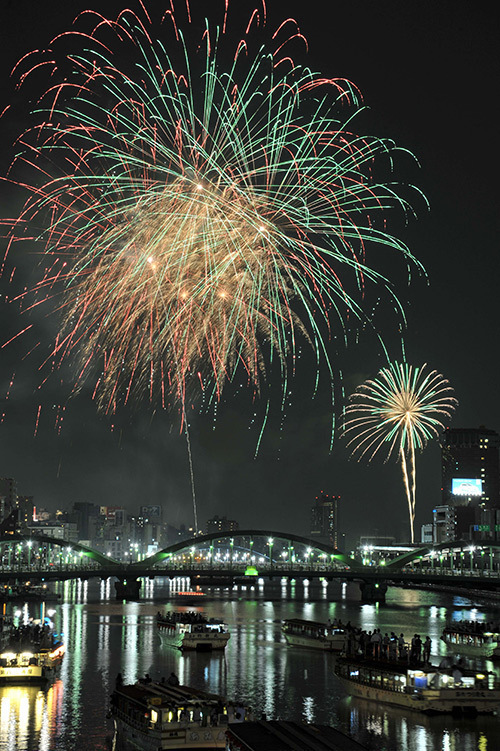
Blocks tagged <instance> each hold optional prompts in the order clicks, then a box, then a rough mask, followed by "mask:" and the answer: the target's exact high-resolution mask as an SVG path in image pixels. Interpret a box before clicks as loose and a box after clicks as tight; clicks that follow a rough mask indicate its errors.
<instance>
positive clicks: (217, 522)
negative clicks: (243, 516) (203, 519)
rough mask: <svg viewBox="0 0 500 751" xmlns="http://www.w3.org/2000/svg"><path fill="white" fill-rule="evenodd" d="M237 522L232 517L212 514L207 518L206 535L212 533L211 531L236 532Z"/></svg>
mask: <svg viewBox="0 0 500 751" xmlns="http://www.w3.org/2000/svg"><path fill="white" fill-rule="evenodd" d="M239 526H240V525H239V524H238V522H236V521H234V519H227V517H225V516H222V517H220V516H217V515H215V516H213V517H212V518H211V519H208V520H207V525H206V530H207V535H210V534H212V533H213V532H236V531H237V530H238V529H239Z"/></svg>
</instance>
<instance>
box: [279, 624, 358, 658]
mask: <svg viewBox="0 0 500 751" xmlns="http://www.w3.org/2000/svg"><path fill="white" fill-rule="evenodd" d="M281 630H282V632H283V634H284V637H285V639H286V642H287V644H289V645H290V646H291V647H309V648H312V649H322V650H325V651H326V652H342V650H344V649H345V646H346V632H345V631H344V629H342V628H337V627H334V626H329V625H328V624H326V623H319V622H317V621H303V620H301V619H300V618H291V619H290V620H286V621H283V625H282V627H281Z"/></svg>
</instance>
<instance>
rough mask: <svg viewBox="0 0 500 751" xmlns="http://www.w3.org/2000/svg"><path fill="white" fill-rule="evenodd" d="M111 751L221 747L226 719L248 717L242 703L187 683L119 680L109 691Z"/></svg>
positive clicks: (189, 750)
mask: <svg viewBox="0 0 500 751" xmlns="http://www.w3.org/2000/svg"><path fill="white" fill-rule="evenodd" d="M110 716H111V718H112V719H113V723H114V726H115V733H114V742H113V749H114V750H115V751H132V750H134V751H137V749H139V750H142V751H169V749H172V751H173V750H174V749H176V750H177V751H179V749H185V751H195V749H196V750H197V749H215V748H220V749H225V748H226V729H227V726H228V722H230V721H231V722H234V720H235V719H237V721H239V722H243V721H245V720H246V719H251V715H250V714H249V711H248V709H247V708H245V707H241V706H235V705H234V704H231V703H228V702H227V701H226V700H225V699H223V698H222V697H220V696H217V695H215V694H208V693H206V692H204V691H199V690H197V689H194V688H190V687H188V686H174V685H168V684H167V683H155V682H153V681H150V682H141V681H139V682H138V683H135V684H133V685H130V686H125V685H121V684H117V686H116V688H115V691H114V692H113V694H112V695H111V707H110Z"/></svg>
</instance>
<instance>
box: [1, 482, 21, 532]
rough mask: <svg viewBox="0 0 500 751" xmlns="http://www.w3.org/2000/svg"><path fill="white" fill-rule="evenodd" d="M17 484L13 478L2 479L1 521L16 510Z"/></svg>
mask: <svg viewBox="0 0 500 751" xmlns="http://www.w3.org/2000/svg"><path fill="white" fill-rule="evenodd" d="M16 501H17V483H16V481H15V480H14V479H13V478H12V477H0V521H1V520H2V519H5V518H6V517H7V516H9V514H10V513H11V511H13V510H14V509H15V508H16Z"/></svg>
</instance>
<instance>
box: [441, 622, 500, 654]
mask: <svg viewBox="0 0 500 751" xmlns="http://www.w3.org/2000/svg"><path fill="white" fill-rule="evenodd" d="M499 638H500V634H499V633H498V626H496V625H495V626H494V625H491V626H490V624H487V625H485V624H483V623H482V622H479V623H478V622H477V621H457V622H456V623H453V624H450V625H449V626H446V628H445V629H444V631H443V633H442V635H441V640H442V641H444V643H445V644H446V645H447V646H448V647H449V648H450V649H451V650H453V651H454V652H460V653H463V654H465V655H467V654H469V655H484V656H485V657H491V656H492V655H493V654H494V652H495V650H496V648H497V647H498V643H499Z"/></svg>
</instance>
